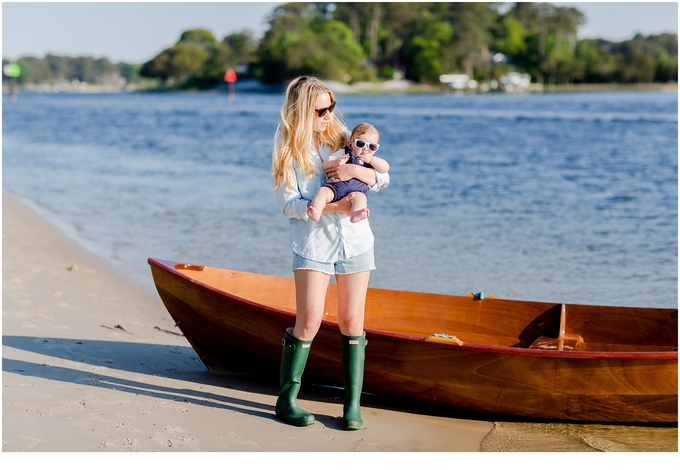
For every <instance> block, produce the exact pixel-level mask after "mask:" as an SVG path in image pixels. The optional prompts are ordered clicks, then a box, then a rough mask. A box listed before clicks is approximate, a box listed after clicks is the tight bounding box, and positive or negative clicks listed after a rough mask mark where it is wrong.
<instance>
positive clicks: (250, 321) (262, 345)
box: [149, 259, 678, 423]
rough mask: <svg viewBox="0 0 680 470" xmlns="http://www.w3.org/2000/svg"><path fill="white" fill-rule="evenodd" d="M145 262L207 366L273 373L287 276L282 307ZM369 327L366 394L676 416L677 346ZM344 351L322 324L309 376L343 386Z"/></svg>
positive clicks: (616, 417)
mask: <svg viewBox="0 0 680 470" xmlns="http://www.w3.org/2000/svg"><path fill="white" fill-rule="evenodd" d="M149 263H150V265H151V269H152V275H153V278H154V282H155V284H156V287H157V290H158V293H159V295H160V297H161V299H162V301H163V303H164V304H165V306H166V308H167V309H168V312H169V313H170V315H171V316H172V318H173V319H174V320H175V322H176V324H177V326H178V327H179V328H180V330H181V331H182V332H183V334H184V336H185V337H186V339H187V340H188V341H189V343H190V344H191V346H192V347H193V348H194V349H195V350H196V352H197V354H198V355H199V357H200V359H201V360H202V361H203V363H204V364H205V365H206V367H207V368H208V369H209V370H211V371H219V370H237V371H253V372H265V373H271V374H276V376H278V366H279V361H280V358H281V339H282V337H283V332H284V331H285V328H287V327H289V326H292V325H293V324H294V322H295V315H294V313H292V312H293V311H294V305H291V304H292V303H293V302H294V287H293V284H292V279H291V280H289V281H290V283H289V284H287V286H288V287H286V284H283V285H282V286H278V283H277V286H278V287H276V288H272V289H273V290H272V293H271V296H272V297H276V298H277V299H279V303H280V302H281V300H280V298H282V297H283V296H288V297H290V298H289V299H288V297H287V298H286V299H287V300H285V301H284V304H286V305H287V307H286V308H272V307H269V306H266V305H262V304H261V303H256V302H252V301H249V300H246V299H244V298H241V297H238V296H236V295H232V294H230V293H228V292H225V291H223V290H220V289H217V288H215V287H213V286H210V285H207V284H204V283H202V282H200V281H197V280H196V279H193V278H192V277H190V276H187V275H186V271H184V272H182V270H180V269H176V267H175V266H177V263H174V262H168V261H161V260H154V259H150V260H149ZM189 269H191V268H189ZM241 274H246V275H248V274H249V273H241ZM272 278H273V277H272ZM252 279H253V282H254V283H260V284H261V287H260V288H261V289H268V287H267V283H268V282H267V276H262V275H256V274H252ZM277 279H281V278H277ZM333 287H334V286H331V288H330V289H329V291H330V292H329V296H330V297H332V295H333ZM395 292H396V291H395ZM484 302H486V301H484ZM369 311H370V302H369V305H368V306H367V315H369V314H370V313H369ZM675 315H676V317H675V318H676V320H675V321H676V323H677V311H676V314H675ZM676 328H677V327H676ZM366 333H367V338H368V345H367V349H366V363H365V374H364V391H367V392H371V393H376V394H381V395H388V396H393V397H400V398H405V399H408V400H415V401H419V402H428V403H434V404H439V405H442V406H446V407H456V408H465V409H469V410H476V411H480V412H488V413H494V414H508V415H516V416H525V417H532V418H542V419H551V420H566V421H589V422H620V423H624V422H626V423H633V422H677V406H678V400H677V349H676V350H675V351H662V352H655V353H636V352H628V353H625V352H624V353H620V352H618V353H617V352H610V353H593V352H588V351H584V352H579V351H551V350H535V349H527V348H511V347H505V346H495V345H484V344H477V343H468V342H466V343H464V344H462V345H459V344H455V343H446V342H432V341H425V340H424V338H423V337H422V336H411V335H408V334H396V333H388V332H385V331H379V330H373V329H370V328H367V329H366ZM340 358H341V344H340V335H339V330H338V325H337V323H336V322H333V321H323V322H322V325H321V328H320V330H319V332H318V334H317V336H316V337H315V339H314V343H313V345H312V348H311V351H310V356H309V360H308V363H307V367H306V369H305V381H308V380H313V379H317V380H320V381H322V382H324V383H329V384H336V385H342V372H341V370H342V369H341V362H340Z"/></svg>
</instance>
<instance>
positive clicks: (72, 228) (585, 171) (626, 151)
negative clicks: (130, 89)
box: [2, 92, 678, 452]
mask: <svg viewBox="0 0 680 470" xmlns="http://www.w3.org/2000/svg"><path fill="white" fill-rule="evenodd" d="M281 103H282V97H281V95H278V94H241V95H238V96H237V97H236V100H235V101H233V102H229V101H228V100H227V97H226V96H225V95H223V94H217V93H203V94H189V93H168V94H113V95H69V94H30V93H22V94H20V95H19V96H18V101H17V103H14V104H11V103H9V101H8V99H7V97H6V96H5V97H3V121H2V125H3V141H2V147H3V181H2V183H3V191H6V192H7V193H9V194H12V195H15V196H17V197H19V198H20V199H22V200H24V201H27V202H28V203H29V204H31V205H33V206H34V207H35V208H36V209H37V210H38V211H39V212H40V213H42V214H43V215H44V216H45V217H47V218H49V219H50V220H52V221H53V222H54V223H56V224H58V225H59V226H60V227H61V228H62V229H63V230H64V232H66V233H67V234H68V235H70V236H72V237H73V238H75V239H76V240H77V241H79V242H80V243H81V244H82V245H83V246H84V247H86V248H87V249H89V250H91V251H92V252H94V253H96V254H99V255H101V256H102V257H104V258H106V259H108V260H109V261H110V262H111V263H112V264H113V265H114V266H115V267H117V268H118V269H120V270H122V271H125V272H126V273H128V274H129V275H130V276H132V277H133V278H134V279H136V280H138V281H139V283H140V285H142V286H145V287H146V288H148V289H152V288H153V285H152V281H151V277H150V272H149V268H148V265H147V263H146V260H147V258H148V257H157V258H164V259H170V260H175V261H181V262H189V263H195V264H206V265H212V266H221V267H227V268H231V269H237V270H244V271H254V272H260V273H266V274H275V275H283V276H292V274H291V271H290V265H291V254H290V246H289V239H288V222H287V220H286V219H285V217H283V216H282V215H281V213H280V208H279V206H278V203H277V202H276V198H275V196H274V194H273V192H272V191H271V190H270V177H269V171H270V164H271V147H272V141H273V134H274V129H275V126H276V122H277V118H278V111H279V108H280V106H281ZM338 105H339V106H338V108H337V109H338V110H341V111H342V113H343V115H344V117H345V119H346V120H347V122H348V124H349V125H350V126H353V125H354V124H356V123H357V122H359V121H362V120H367V121H369V122H371V123H373V124H375V125H376V127H377V128H378V129H379V130H380V132H381V139H380V144H381V150H380V152H379V155H381V156H383V157H385V158H386V159H387V160H388V161H389V162H390V165H391V168H392V170H391V172H390V174H391V179H392V184H391V185H390V187H389V188H387V189H386V190H384V191H382V192H379V193H372V194H370V195H369V207H370V208H371V217H370V223H371V226H372V228H373V231H374V233H375V237H376V263H377V266H378V269H377V270H376V271H375V272H374V273H373V274H372V277H371V285H372V286H375V287H385V288H394V289H408V290H415V291H428V292H438V293H448V294H457V295H464V294H467V293H468V292H471V291H484V292H487V293H493V294H495V295H496V296H498V297H501V298H516V299H526V300H541V301H548V302H568V303H590V304H608V305H624V306H647V307H673V308H676V307H677V303H678V277H677V276H678V258H677V253H678V119H677V111H678V97H677V93H664V92H610V93H582V94H581V93H574V94H545V95H518V96H512V95H492V94H489V95H480V96H470V95H462V96H460V95H452V94H446V95H394V96H390V95H376V96H370V95H369V96H366V95H362V96H351V95H346V96H339V97H338ZM558 437H559V439H561V440H558ZM558 441H559V442H558ZM631 442H636V443H638V444H635V445H633V444H631ZM640 442H642V443H643V444H640ZM528 443H531V445H529V444H528ZM645 443H646V444H645ZM484 446H485V450H501V451H503V450H536V451H541V450H575V451H582V450H584V449H586V448H587V449H590V450H616V451H620V450H622V449H623V450H625V449H628V450H646V451H659V450H665V451H669V450H670V451H675V452H677V427H670V428H668V427H662V428H656V427H644V426H643V427H622V426H609V427H602V426H597V425H592V426H589V425H584V427H581V425H560V424H545V423H544V424H541V423H519V424H518V423H497V424H496V428H495V430H494V432H493V433H491V434H490V435H489V436H487V438H486V439H485V442H484ZM532 446H533V447H532Z"/></svg>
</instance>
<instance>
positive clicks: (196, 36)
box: [139, 29, 218, 84]
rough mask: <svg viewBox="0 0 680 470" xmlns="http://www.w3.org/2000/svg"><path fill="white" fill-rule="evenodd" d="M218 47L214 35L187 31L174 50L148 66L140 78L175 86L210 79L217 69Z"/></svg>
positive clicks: (195, 30) (170, 49)
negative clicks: (208, 77)
mask: <svg viewBox="0 0 680 470" xmlns="http://www.w3.org/2000/svg"><path fill="white" fill-rule="evenodd" d="M217 45H218V43H217V40H216V39H215V37H214V36H213V35H212V33H210V31H207V30H205V29H192V30H189V31H185V32H183V33H182V34H181V36H180V38H179V40H178V41H177V43H176V44H175V45H174V46H172V47H170V48H168V49H165V50H164V51H162V52H161V53H160V54H158V55H157V56H155V57H154V58H153V59H151V60H149V61H148V62H146V63H144V65H142V67H141V69H140V71H139V75H140V76H142V77H148V78H158V79H160V80H161V81H162V82H169V83H172V84H174V83H178V84H182V83H184V84H187V83H189V82H190V81H196V80H199V81H200V80H201V79H203V78H205V77H206V76H210V72H211V71H213V69H214V68H215V62H216V57H217V55H218V53H217Z"/></svg>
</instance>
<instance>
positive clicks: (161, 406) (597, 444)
mask: <svg viewBox="0 0 680 470" xmlns="http://www.w3.org/2000/svg"><path fill="white" fill-rule="evenodd" d="M2 220H3V259H2V264H3V323H2V327H3V330H2V331H3V372H2V382H3V396H2V402H3V413H2V443H3V458H7V456H8V453H12V452H37V453H46V452H97V451H109V452H111V451H113V452H129V451H138V452H139V451H141V452H176V451H180V452H182V451H192V452H214V451H221V452H270V453H271V452H383V453H399V455H403V453H406V452H415V453H422V452H435V453H437V452H479V451H486V452H516V454H515V455H516V456H518V455H521V453H522V452H553V451H559V452H577V453H585V452H598V451H599V452H601V451H605V452H624V451H660V452H677V427H671V428H648V427H642V428H638V427H621V426H597V425H580V427H579V425H571V424H545V423H522V422H511V423H510V422H495V421H494V420H493V419H488V417H481V418H480V417H477V416H476V415H474V414H470V413H467V414H466V413H458V414H456V413H453V414H448V415H446V416H438V415H437V414H434V413H432V412H429V411H428V410H426V409H418V408H414V407H408V406H405V407H402V406H400V404H395V403H388V402H383V401H381V399H380V398H379V397H366V398H365V399H362V405H363V406H362V412H363V417H364V422H365V428H364V429H363V430H361V431H357V432H345V431H342V430H341V429H340V422H339V417H340V415H341V412H342V391H341V390H336V389H328V388H321V387H313V386H309V385H308V386H306V387H305V388H303V391H302V392H301V394H300V401H301V403H302V405H303V406H304V407H305V408H307V409H308V410H309V411H310V412H312V413H314V414H315V415H316V418H317V423H316V424H315V425H313V426H310V427H306V428H295V427H292V426H288V425H286V424H283V423H281V422H279V421H278V420H276V418H275V417H274V403H275V401H276V394H277V388H276V387H277V384H276V379H272V378H269V377H259V376H249V375H242V374H232V375H214V374H210V373H208V371H207V370H206V368H205V367H204V366H203V364H202V363H201V362H200V360H199V359H198V357H197V355H196V354H195V352H194V351H193V349H192V348H191V347H190V346H189V344H188V342H187V341H186V340H185V338H184V337H183V336H181V334H180V333H179V330H178V329H177V328H176V327H175V326H174V322H173V321H172V319H171V318H170V316H169V314H168V313H167V311H166V310H165V307H164V306H163V304H162V303H161V301H160V299H159V298H158V296H157V294H156V293H155V292H149V291H146V290H144V289H142V288H140V287H139V286H137V285H135V284H134V283H132V282H131V281H130V280H129V279H127V278H125V277H123V276H121V275H120V274H119V273H117V272H116V271H115V270H113V269H112V268H111V267H110V266H109V265H108V264H107V263H106V262H105V261H104V260H102V259H100V258H98V257H96V256H94V255H92V254H90V253H88V252H86V251H85V250H83V249H82V248H81V247H80V246H79V245H77V244H76V243H75V242H74V241H72V240H70V239H68V238H67V237H65V236H64V235H63V234H62V233H61V232H60V231H59V230H58V229H57V228H55V227H54V226H52V225H50V224H49V223H47V222H46V221H45V220H43V219H42V218H40V217H39V216H37V215H36V214H35V213H34V212H32V211H31V210H30V209H28V208H27V207H26V206H24V205H23V204H21V203H20V202H18V201H16V200H14V199H12V198H10V197H8V196H6V195H3V201H2ZM140 263H146V260H140ZM584 426H585V427H584ZM627 428H629V429H627ZM15 455H16V454H15ZM418 455H419V454H413V456H414V457H412V458H415V459H416V460H409V459H408V458H407V459H406V460H402V457H398V458H397V459H398V460H397V462H402V463H404V464H406V463H407V462H414V463H416V464H418V462H421V461H420V460H418V457H417V456H418ZM420 455H422V454H420ZM434 455H435V456H436V455H437V454H434ZM496 455H498V454H496ZM525 455H526V454H525ZM588 455H592V454H588ZM658 455H663V454H658ZM675 456H677V454H675ZM507 457H508V455H507V454H505V458H507ZM468 458H469V456H468ZM479 458H481V456H480V457H475V459H479ZM487 460H488V459H487ZM484 461H486V460H484ZM626 461H627V462H631V461H630V460H626ZM634 461H635V459H634V460H633V462H634ZM504 462H505V463H506V466H507V464H508V463H516V464H517V465H518V466H520V465H526V463H527V460H526V457H524V458H523V459H521V460H520V459H519V458H517V457H513V458H511V459H510V461H509V462H508V461H507V460H504ZM569 462H570V464H569V466H572V465H573V464H574V463H575V462H574V460H570V461H569ZM644 462H647V463H648V462H649V460H648V459H646V460H644ZM449 463H451V464H452V465H453V464H454V463H453V462H452V461H451V462H449ZM552 465H553V466H554V465H557V466H558V467H559V466H560V463H559V462H557V463H556V462H554V461H553V464H552ZM511 466H512V465H511ZM565 466H566V462H565Z"/></svg>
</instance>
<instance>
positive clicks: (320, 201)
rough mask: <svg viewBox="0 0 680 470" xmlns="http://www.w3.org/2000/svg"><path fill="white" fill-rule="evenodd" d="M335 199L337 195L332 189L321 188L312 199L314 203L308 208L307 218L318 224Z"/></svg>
mask: <svg viewBox="0 0 680 470" xmlns="http://www.w3.org/2000/svg"><path fill="white" fill-rule="evenodd" d="M333 197H335V193H333V190H332V189H331V188H328V187H326V186H321V187H320V188H319V190H318V191H317V192H316V194H315V195H314V197H313V198H312V203H311V204H310V205H309V207H307V217H309V218H310V219H312V220H313V221H314V222H318V221H319V219H320V218H321V214H323V209H324V207H326V204H328V203H329V202H331V201H332V200H333Z"/></svg>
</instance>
